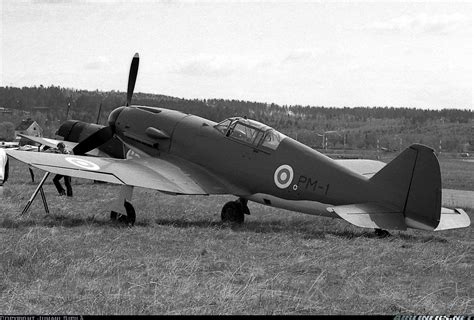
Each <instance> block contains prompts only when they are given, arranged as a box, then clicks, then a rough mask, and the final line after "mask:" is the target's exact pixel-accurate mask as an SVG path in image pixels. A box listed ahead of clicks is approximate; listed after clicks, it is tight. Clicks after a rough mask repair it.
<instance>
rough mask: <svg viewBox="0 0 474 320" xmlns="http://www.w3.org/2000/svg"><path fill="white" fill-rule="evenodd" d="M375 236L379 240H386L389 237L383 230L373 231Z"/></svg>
mask: <svg viewBox="0 0 474 320" xmlns="http://www.w3.org/2000/svg"><path fill="white" fill-rule="evenodd" d="M375 235H376V236H377V237H379V238H387V237H390V236H391V234H390V232H388V231H387V230H383V229H375Z"/></svg>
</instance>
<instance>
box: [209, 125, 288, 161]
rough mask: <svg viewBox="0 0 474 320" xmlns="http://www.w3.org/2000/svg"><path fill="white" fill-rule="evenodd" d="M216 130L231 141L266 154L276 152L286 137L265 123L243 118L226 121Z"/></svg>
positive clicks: (216, 126) (217, 126) (216, 127)
mask: <svg viewBox="0 0 474 320" xmlns="http://www.w3.org/2000/svg"><path fill="white" fill-rule="evenodd" d="M214 128H215V129H216V130H217V131H219V132H221V133H222V134H223V135H225V136H226V137H228V138H229V139H231V140H234V141H236V142H239V143H243V144H245V145H248V146H250V147H252V148H255V149H261V150H263V151H266V152H269V151H273V150H276V149H277V148H278V146H279V145H280V142H281V141H282V140H283V138H284V137H285V135H283V134H282V133H280V132H278V131H276V130H275V129H273V128H271V127H269V126H266V125H264V124H263V123H260V122H258V121H255V120H250V119H246V118H241V117H233V118H228V119H225V120H223V121H221V122H219V123H218V124H216V125H215V126H214Z"/></svg>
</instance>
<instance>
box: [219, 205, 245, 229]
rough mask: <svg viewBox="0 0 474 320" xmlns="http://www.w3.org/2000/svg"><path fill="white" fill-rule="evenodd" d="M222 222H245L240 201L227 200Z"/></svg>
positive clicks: (222, 213) (223, 209) (223, 208)
mask: <svg viewBox="0 0 474 320" xmlns="http://www.w3.org/2000/svg"><path fill="white" fill-rule="evenodd" d="M221 220H222V222H231V223H238V224H241V223H243V222H244V210H243V206H242V204H241V203H240V202H239V201H230V202H227V203H226V204H225V205H224V207H222V211H221Z"/></svg>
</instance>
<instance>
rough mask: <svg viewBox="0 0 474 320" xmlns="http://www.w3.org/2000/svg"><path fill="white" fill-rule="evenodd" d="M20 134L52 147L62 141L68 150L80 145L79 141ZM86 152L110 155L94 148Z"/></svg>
mask: <svg viewBox="0 0 474 320" xmlns="http://www.w3.org/2000/svg"><path fill="white" fill-rule="evenodd" d="M18 135H19V136H21V137H23V138H25V139H28V140H30V141H33V142H36V143H39V144H42V145H45V146H48V147H50V148H56V147H57V145H58V143H60V142H62V143H64V144H65V145H66V148H67V149H68V150H72V149H74V147H75V146H77V145H78V143H77V142H72V141H67V140H56V139H51V138H43V137H35V136H29V135H26V134H21V133H20V134H18ZM86 154H87V155H90V156H99V157H108V155H107V154H106V153H105V152H102V151H100V150H99V149H92V150H91V151H89V152H87V153H86Z"/></svg>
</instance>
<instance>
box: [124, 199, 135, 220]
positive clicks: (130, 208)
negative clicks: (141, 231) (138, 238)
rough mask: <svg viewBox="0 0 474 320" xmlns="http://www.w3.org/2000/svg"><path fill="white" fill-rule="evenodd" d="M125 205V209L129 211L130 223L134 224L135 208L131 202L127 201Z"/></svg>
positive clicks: (128, 218)
mask: <svg viewBox="0 0 474 320" xmlns="http://www.w3.org/2000/svg"><path fill="white" fill-rule="evenodd" d="M124 206H125V211H127V221H128V224H129V225H132V226H133V225H134V224H135V219H136V215H135V208H134V207H133V206H132V204H131V203H130V202H127V201H125V203H124Z"/></svg>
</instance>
